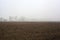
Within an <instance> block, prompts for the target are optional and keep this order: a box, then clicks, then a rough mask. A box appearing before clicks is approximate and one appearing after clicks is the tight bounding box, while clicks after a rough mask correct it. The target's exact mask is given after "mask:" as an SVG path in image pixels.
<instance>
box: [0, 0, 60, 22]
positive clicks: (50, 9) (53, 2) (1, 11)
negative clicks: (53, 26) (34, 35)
mask: <svg viewBox="0 0 60 40" xmlns="http://www.w3.org/2000/svg"><path fill="white" fill-rule="evenodd" d="M9 16H13V17H14V16H17V17H21V16H23V17H25V18H26V20H28V19H34V20H36V21H42V20H43V21H60V0H0V17H3V18H6V19H8V17H9Z"/></svg>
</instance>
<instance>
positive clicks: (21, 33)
mask: <svg viewBox="0 0 60 40" xmlns="http://www.w3.org/2000/svg"><path fill="white" fill-rule="evenodd" d="M0 40H60V22H0Z"/></svg>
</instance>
